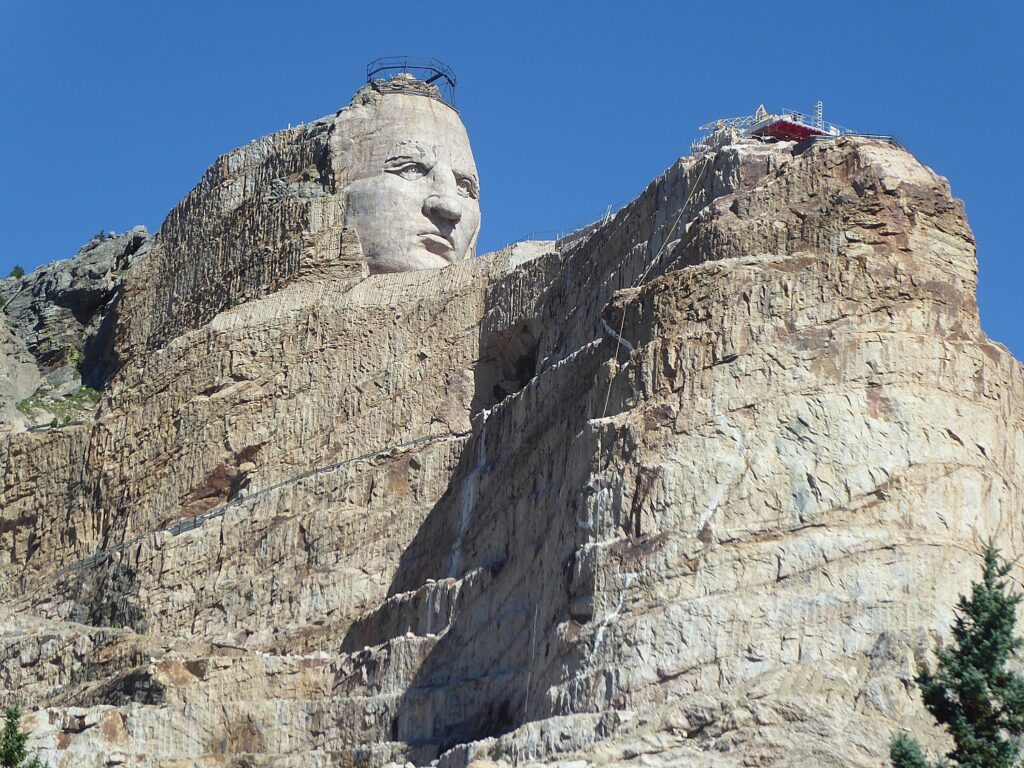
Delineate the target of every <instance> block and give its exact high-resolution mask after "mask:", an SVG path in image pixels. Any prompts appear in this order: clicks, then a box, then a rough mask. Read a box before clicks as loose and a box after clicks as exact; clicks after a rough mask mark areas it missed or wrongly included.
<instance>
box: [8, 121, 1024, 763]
mask: <svg viewBox="0 0 1024 768" xmlns="http://www.w3.org/2000/svg"><path fill="white" fill-rule="evenodd" d="M332 126H333V123H332V122H331V121H330V120H325V121H319V122H317V123H314V124H311V125H309V126H303V127H301V128H297V129H291V130H290V131H287V132H283V133H281V134H275V135H274V136H271V137H267V138H265V139H261V140H260V141H258V142H255V143H254V144H252V145H249V146H248V147H245V148H243V149H241V150H237V151H236V152H234V153H231V154H229V155H228V156H226V157H225V158H222V159H221V160H220V161H218V163H217V164H216V165H215V166H214V168H212V169H211V170H210V171H209V172H208V173H207V175H206V176H205V177H204V179H203V181H202V182H201V183H200V185H199V186H198V187H197V188H196V190H195V191H193V192H192V193H191V194H190V195H189V196H188V197H187V198H186V200H185V201H183V202H182V204H181V205H180V206H179V207H178V208H177V209H176V210H175V211H174V212H172V214H171V215H170V216H169V218H168V221H167V223H165V225H164V227H163V228H162V229H161V232H160V233H159V234H158V235H157V236H156V238H155V239H154V240H149V239H146V240H145V241H144V243H145V245H144V246H143V244H142V243H140V244H139V246H137V247H136V250H135V251H133V252H132V253H133V254H136V255H135V256H133V257H132V258H130V259H128V260H127V262H126V263H125V264H124V267H123V269H124V272H123V276H122V277H118V280H119V281H123V283H122V282H119V283H118V287H117V289H116V297H115V298H116V300H114V304H113V305H112V307H111V309H110V310H109V312H107V311H106V310H104V312H105V313H106V314H110V316H111V317H112V319H111V321H110V322H111V323H113V325H114V331H113V332H112V333H111V334H110V342H109V344H110V349H109V350H108V352H105V353H104V354H105V355H106V357H104V358H103V359H104V360H106V361H107V362H105V363H104V366H105V368H104V370H106V371H107V373H106V374H105V375H103V376H100V377H97V387H98V389H99V399H98V404H97V406H96V407H95V410H90V411H88V413H87V416H86V417H85V418H81V419H79V420H78V421H79V422H80V423H70V424H68V425H66V426H58V427H56V428H52V429H48V430H37V431H25V430H24V429H23V428H22V426H19V425H18V423H16V422H13V421H12V422H11V427H10V429H11V433H10V434H9V435H7V436H6V437H4V438H3V441H2V442H0V478H2V480H0V509H2V523H0V545H2V549H0V572H2V574H3V576H2V580H0V680H2V681H3V684H4V686H3V688H4V691H3V693H2V695H0V698H2V699H3V700H4V701H5V702H7V701H11V700H15V699H20V700H22V701H24V702H26V703H27V704H28V705H29V706H31V707H34V708H37V710H36V711H35V712H34V713H33V714H32V715H31V717H29V718H28V723H29V724H30V725H31V726H32V727H33V729H34V731H33V739H34V743H35V744H36V745H37V746H39V747H41V748H42V749H43V752H44V756H45V757H46V758H47V759H49V760H50V762H51V764H53V765H59V766H68V767H69V768H70V766H110V765H122V764H123V765H132V766H168V765H175V766H177V765H182V766H184V765H200V766H239V767H240V766H262V765H267V766H270V765H273V766H312V765H317V766H327V765H350V764H352V765H365V766H383V765H388V764H398V765H404V764H406V763H407V762H411V763H413V764H415V765H425V764H429V763H431V761H438V763H439V764H440V765H442V766H446V767H447V768H454V767H456V766H459V767H461V766H465V765H475V766H479V767H480V768H483V766H491V765H495V764H497V765H504V764H509V765H511V764H532V763H536V764H544V765H562V766H573V767H574V768H582V767H583V766H589V765H600V766H606V765H607V766H610V765H634V764H645V765H692V766H709V767H711V766H714V767H715V768H718V767H724V766H741V765H788V766H810V765H815V766H851V765H853V766H881V765H883V764H884V762H885V757H886V750H887V744H888V740H889V738H890V735H891V734H892V733H893V732H895V731H898V730H899V729H900V728H909V729H911V730H913V731H914V732H915V733H917V734H918V735H919V736H920V737H921V738H922V739H923V741H925V743H927V744H930V745H932V746H933V747H935V748H939V747H941V745H942V742H941V741H938V740H936V736H937V735H936V733H935V732H934V731H932V730H931V729H930V728H929V727H928V719H927V717H926V716H925V714H924V710H923V708H922V707H921V706H920V704H919V701H918V699H917V696H916V694H915V692H914V689H913V686H912V678H913V674H914V670H915V667H916V665H917V664H918V663H919V662H921V661H923V660H925V659H926V658H927V656H928V653H929V650H930V649H931V648H932V647H933V645H934V643H935V642H936V641H937V640H940V639H941V638H944V637H947V636H948V628H949V624H950V620H951V606H952V605H953V602H954V600H955V597H956V595H957V593H958V592H959V591H962V590H963V589H964V588H965V586H966V585H967V583H968V582H969V581H970V579H971V578H972V577H973V576H974V575H975V574H976V572H977V570H978V561H977V557H976V554H975V553H976V551H977V542H978V541H979V539H980V538H984V537H988V536H995V537H996V540H997V542H998V543H1000V544H1001V545H1002V546H1003V547H1004V548H1006V549H1008V550H1009V551H1010V552H1013V553H1019V552H1020V551H1022V545H1024V541H1022V538H1024V536H1022V534H1024V530H1022V516H1021V511H1022V510H1021V506H1022V489H1021V478H1022V477H1024V472H1022V470H1024V414H1022V403H1024V376H1022V369H1021V366H1020V364H1019V363H1018V362H1017V361H1015V360H1014V359H1013V358H1012V357H1011V356H1010V355H1009V353H1008V352H1007V351H1006V350H1005V349H1004V348H1003V347H1001V346H999V345H997V344H994V343H992V342H990V341H989V340H988V339H986V338H985V336H984V335H983V334H982V332H981V330H980V327H979V324H978V312H977V306H976V303H975V298H974V295H975V287H976V261H975V254H974V242H973V238H972V235H971V232H970V230H969V228H968V226H967V223H966V221H965V218H964V213H963V209H962V206H961V204H960V203H959V202H958V201H956V200H954V199H953V198H952V197H951V195H950V191H949V189H948V185H947V184H946V182H945V180H943V179H942V178H941V177H939V176H936V175H935V174H934V173H932V172H931V171H930V170H928V169H927V168H925V167H923V166H922V165H920V164H919V163H918V162H917V161H916V160H915V159H914V158H913V157H912V156H911V155H909V154H908V153H906V152H905V151H903V150H902V149H899V148H898V147H895V146H892V145H890V144H887V143H884V142H881V141H877V140H872V139H863V138H841V139H837V140H834V141H828V142H820V143H816V144H813V145H794V144H791V143H785V142H783V143H778V144H760V143H742V142H741V143H737V144H734V145H732V146H727V147H724V148H722V149H721V150H719V151H718V152H716V153H713V154H709V155H705V156H701V157H696V158H683V159H681V160H679V161H678V162H677V163H676V164H675V165H673V166H672V167H671V168H670V169H669V170H668V171H667V172H666V173H665V174H664V175H663V176H661V177H660V178H658V179H657V180H655V181H654V182H652V184H651V185H650V186H649V187H648V188H647V189H646V190H645V191H644V192H643V194H641V195H640V196H639V197H638V198H637V199H636V200H635V201H634V202H633V203H631V204H630V205H628V206H627V207H626V208H624V209H623V210H621V211H620V212H619V213H618V214H616V215H615V216H614V217H613V218H611V219H610V220H609V221H607V222H604V223H602V224H601V225H599V226H597V227H595V228H593V229H591V230H589V231H588V232H586V233H585V234H584V235H582V236H580V237H575V238H568V239H566V240H565V241H561V242H559V243H549V244H521V245H519V246H516V247H514V248H510V249H507V250H505V251H502V252H499V253H495V254H490V255H488V256H484V257H482V258H480V259H476V260H473V261H469V262H463V263H459V264H455V265H453V266H451V267H447V268H445V269H439V270H425V271H420V272H408V273H400V274H388V275H373V276H367V275H366V270H365V266H364V265H363V264H361V263H360V261H359V259H358V254H357V253H354V252H351V251H346V248H345V242H346V241H345V238H344V237H343V233H342V229H343V226H342V222H343V220H344V216H343V214H344V204H345V203H344V198H343V197H342V196H340V195H339V194H338V193H337V186H336V184H335V183H334V182H333V181H332V180H331V176H330V173H329V168H330V167H331V166H330V162H331V161H330V157H331V155H330V152H331V149H330V147H331V141H332V130H333V128H332ZM133 242H134V241H133ZM79 258H81V257H79ZM119 258H120V257H119ZM76 262H77V260H76ZM111 300H112V299H110V297H108V298H107V300H106V303H104V305H103V306H105V307H106V306H107V305H108V304H109V302H110V301H111ZM49 306H50V304H47V303H46V301H44V300H42V299H36V300H35V301H34V303H32V304H31V308H30V309H26V310H25V311H24V312H21V311H19V316H21V315H25V316H30V315H31V313H32V312H36V313H39V312H48V311H50V310H49V309H46V308H47V307H49ZM7 320H8V326H9V329H8V330H5V331H4V332H5V333H7V334H8V336H5V337H4V338H3V339H0V342H2V343H3V344H4V345H5V346H3V347H0V349H3V350H5V354H6V355H7V356H6V357H5V358H3V359H4V360H5V361H6V362H4V366H5V367H4V372H5V374H6V375H7V376H8V378H9V379H10V380H12V381H16V382H21V383H20V384H19V385H17V386H16V387H14V389H15V391H16V392H17V394H15V395H13V397H18V398H21V397H28V396H29V395H25V394H22V393H24V392H26V391H28V390H30V389H32V381H29V379H30V378H31V376H30V372H26V371H27V368H26V366H30V365H31V366H35V370H36V372H37V373H36V375H37V376H38V375H40V374H39V373H38V372H39V370H40V367H39V365H40V364H39V363H38V361H39V357H38V355H37V352H36V351H34V350H33V348H32V346H31V342H27V341H26V338H27V336H26V335H25V334H24V333H23V332H22V331H21V330H20V326H19V325H18V324H17V323H16V322H15V323H13V324H12V321H11V316H10V315H9V314H8V315H7ZM85 324H86V325H87V324H88V322H86V323H85ZM8 337H10V338H8ZM8 345H9V346H10V348H11V349H12V350H13V351H12V352H10V353H6V350H7V347H8ZM33 356H35V357H33ZM33 361H36V362H33ZM83 362H84V364H85V365H86V367H88V365H89V364H91V363H92V362H93V361H92V358H89V357H88V356H87V357H86V359H85V360H84V361H83ZM19 386H20V389H19V388H18V387H19ZM3 413H4V414H5V415H6V414H9V413H10V411H9V410H8V411H4V412H3ZM5 417H6V416H5ZM7 418H9V417H7Z"/></svg>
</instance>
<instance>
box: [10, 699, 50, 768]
mask: <svg viewBox="0 0 1024 768" xmlns="http://www.w3.org/2000/svg"><path fill="white" fill-rule="evenodd" d="M26 741H28V734H25V733H22V732H21V709H20V708H19V707H18V706H17V705H15V706H13V707H7V709H5V710H4V731H3V733H2V734H0V768H43V764H42V763H41V762H40V761H39V757H38V756H33V757H32V758H31V759H29V756H28V749H27V748H26V747H25V742H26Z"/></svg>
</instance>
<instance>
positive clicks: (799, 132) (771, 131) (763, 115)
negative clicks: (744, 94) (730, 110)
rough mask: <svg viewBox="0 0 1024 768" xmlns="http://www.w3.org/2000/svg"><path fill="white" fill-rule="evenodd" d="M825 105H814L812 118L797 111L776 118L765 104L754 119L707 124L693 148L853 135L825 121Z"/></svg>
mask: <svg viewBox="0 0 1024 768" xmlns="http://www.w3.org/2000/svg"><path fill="white" fill-rule="evenodd" d="M823 113H824V110H823V105H822V103H821V102H820V101H818V102H815V104H814V116H813V118H808V117H807V116H806V115H804V114H803V113H802V112H797V111H796V110H793V109H786V110H783V111H782V112H781V113H779V114H772V113H770V112H768V110H766V109H765V108H764V105H763V104H762V105H761V106H759V107H758V108H757V111H756V112H755V113H754V114H752V115H746V116H744V117H730V118H725V119H722V120H715V121H713V122H710V123H705V124H704V125H702V126H701V127H700V130H702V131H706V132H707V133H705V135H703V136H701V138H699V139H698V140H697V141H695V142H694V144H693V149H694V152H698V151H707V150H714V149H717V148H719V147H721V146H723V145H724V144H725V143H728V142H729V141H730V140H733V139H736V138H757V139H762V140H765V141H770V140H775V141H804V140H806V139H809V138H812V137H814V136H827V137H833V136H842V135H844V134H847V133H850V131H848V130H847V129H845V128H842V127H840V126H838V125H834V124H832V123H826V122H825V119H824V114H823Z"/></svg>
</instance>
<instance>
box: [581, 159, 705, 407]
mask: <svg viewBox="0 0 1024 768" xmlns="http://www.w3.org/2000/svg"><path fill="white" fill-rule="evenodd" d="M713 157H714V155H711V156H709V157H707V158H706V159H705V160H704V163H703V165H701V167H700V173H698V174H697V178H695V179H694V180H693V183H692V184H691V185H690V190H689V192H687V194H686V199H685V200H684V201H683V204H682V205H681V206H679V215H678V216H676V220H675V221H673V222H672V226H671V227H669V228H668V232H666V233H665V237H664V239H663V240H662V241H661V247H660V248H659V249H658V252H657V253H656V254H654V258H653V259H651V261H650V263H649V264H648V265H647V269H645V270H644V271H643V272H642V273H641V275H640V277H639V278H637V279H636V281H635V282H634V283H633V284H632V285H631V286H630V288H636V287H637V286H639V285H640V284H641V283H643V281H644V280H645V279H646V278H647V275H649V274H650V273H651V270H652V269H653V268H654V265H655V264H657V263H658V261H659V259H661V254H662V253H664V251H665V248H667V247H668V244H669V243H670V242H672V235H674V234H675V231H676V227H678V226H679V222H680V221H682V220H683V214H685V213H686V209H687V206H689V204H690V200H692V199H693V193H694V192H696V191H697V185H698V184H699V183H700V180H701V179H702V178H703V176H704V171H706V170H707V169H708V166H709V165H710V164H711V161H712V158H713ZM602 322H603V321H602ZM604 327H605V329H606V330H607V331H611V335H612V336H614V337H615V354H614V355H613V356H612V357H613V359H615V360H618V359H619V348H620V347H621V346H622V345H623V344H625V345H626V346H628V347H629V350H630V352H632V351H633V345H632V344H630V343H629V342H628V341H626V340H625V339H623V338H622V330H623V329H624V328H625V327H626V312H625V309H623V311H622V317H621V319H620V321H619V330H618V332H615V331H613V330H612V328H611V326H609V325H608V323H606V322H605V323H604ZM614 380H615V377H614V376H611V377H609V379H608V391H607V392H605V395H604V408H602V409H601V418H602V419H603V418H605V416H607V415H608V401H609V400H610V399H611V396H612V382H613V381H614Z"/></svg>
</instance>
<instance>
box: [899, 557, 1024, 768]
mask: <svg viewBox="0 0 1024 768" xmlns="http://www.w3.org/2000/svg"><path fill="white" fill-rule="evenodd" d="M1011 567H1012V564H1011V563H1008V562H1006V561H1005V560H1003V559H1002V558H1000V557H999V550H997V549H996V548H995V547H994V546H993V545H992V544H991V543H990V544H988V545H987V546H986V547H985V552H984V565H983V568H982V574H981V580H980V581H976V582H974V583H973V584H971V595H970V597H965V596H961V597H960V599H959V600H958V601H957V607H956V620H955V621H954V623H953V643H952V644H951V645H950V647H949V648H939V649H938V650H936V652H935V655H936V657H937V659H938V663H937V664H936V668H935V672H934V673H933V672H931V671H929V670H928V669H922V670H921V671H920V673H919V674H918V676H917V685H918V687H919V688H920V689H921V695H922V698H923V699H924V705H925V707H926V708H927V709H928V711H929V712H931V713H932V716H933V717H934V718H935V719H936V720H937V721H938V722H939V724H940V725H942V726H944V727H945V728H946V730H947V731H949V734H950V736H952V737H953V743H954V744H955V745H956V746H955V747H954V748H953V749H952V750H951V751H950V752H949V753H948V754H947V757H949V759H950V760H952V761H953V764H954V765H956V766H960V768H1013V766H1017V765H1018V764H1019V761H1018V757H1017V755H1018V751H1019V748H1020V743H1021V740H1020V736H1021V734H1022V733H1024V677H1021V676H1020V675H1019V674H1017V673H1016V672H1012V671H1010V670H1009V669H1007V663H1008V662H1009V661H1010V660H1011V658H1012V657H1013V656H1014V654H1015V653H1016V652H1017V651H1018V650H1019V649H1020V648H1021V647H1024V639H1022V638H1020V637H1018V636H1017V635H1016V634H1015V629H1016V625H1017V605H1018V604H1019V603H1020V602H1021V600H1024V595H1022V594H1021V593H1020V592H1018V591H1017V590H1015V589H1012V588H1011V587H1010V585H1009V582H1008V581H1007V579H1006V577H1007V576H1008V575H1009V573H1010V569H1011ZM889 757H890V759H891V760H892V764H893V766H895V768H929V765H930V764H929V763H928V762H927V761H926V760H925V758H924V755H922V754H921V749H920V747H919V746H918V744H917V742H915V741H914V740H913V739H911V738H908V737H906V736H902V735H901V736H898V737H897V738H895V739H893V741H892V743H891V744H890V747H889ZM944 765H948V763H945V762H944V761H943V762H940V763H937V764H936V768H941V766H944Z"/></svg>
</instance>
